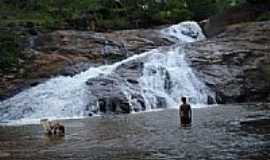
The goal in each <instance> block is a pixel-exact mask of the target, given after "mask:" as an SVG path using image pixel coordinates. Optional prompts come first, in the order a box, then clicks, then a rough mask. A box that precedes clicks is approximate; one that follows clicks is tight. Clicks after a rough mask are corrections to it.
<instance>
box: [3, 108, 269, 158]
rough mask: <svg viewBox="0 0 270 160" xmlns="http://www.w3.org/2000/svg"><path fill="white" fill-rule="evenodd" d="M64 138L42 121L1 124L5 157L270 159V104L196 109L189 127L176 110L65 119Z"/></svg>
mask: <svg viewBox="0 0 270 160" xmlns="http://www.w3.org/2000/svg"><path fill="white" fill-rule="evenodd" d="M63 123H64V124H65V126H66V136H65V137H64V138H49V137H46V136H44V135H43V130H42V128H41V127H40V126H39V125H24V126H1V127H0V159H3V160H13V159H14V160H31V159H33V160H38V159H44V160H50V159H56V160H60V159H65V160H69V159H74V160H80V159H83V160H86V159H87V160H95V159H101V160H111V159H112V160H129V159H135V160H150V159H151V160H172V159H175V160H178V159H196V160H197V159H213V160H217V159H228V160H229V159H243V160H249V159H254V160H257V159H258V160H264V159H265V160H266V159H270V105H266V104H265V105H262V104H261V105H259V104H242V105H219V106H217V107H207V108H198V109H193V123H192V126H191V127H190V128H181V127H180V126H179V117H178V110H177V109H166V110H162V111H153V112H144V113H137V114H129V115H107V116H100V117H90V118H87V119H81V120H65V121H63Z"/></svg>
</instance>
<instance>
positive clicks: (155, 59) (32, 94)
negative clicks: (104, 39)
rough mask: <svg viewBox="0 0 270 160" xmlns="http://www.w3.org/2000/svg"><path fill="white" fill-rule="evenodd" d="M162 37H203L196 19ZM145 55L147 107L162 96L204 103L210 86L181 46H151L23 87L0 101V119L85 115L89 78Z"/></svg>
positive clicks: (168, 100) (169, 104)
mask: <svg viewBox="0 0 270 160" xmlns="http://www.w3.org/2000/svg"><path fill="white" fill-rule="evenodd" d="M161 33H162V34H163V35H164V37H167V38H170V39H173V40H175V41H176V43H184V42H185V43H186V42H194V41H198V40H202V39H204V35H203V34H202V31H201V29H200V27H199V26H198V25H197V23H195V22H183V23H180V24H178V25H174V26H171V27H169V28H166V29H163V30H162V31H161ZM141 57H145V61H144V71H143V76H142V77H140V78H139V85H140V86H141V88H143V92H142V96H143V97H144V99H145V102H146V106H147V108H148V109H150V108H156V107H155V106H153V104H157V103H158V102H157V99H156V98H154V97H157V96H158V97H161V98H163V99H164V101H165V102H166V106H167V107H174V106H177V105H178V100H179V97H181V96H188V97H192V98H193V101H194V102H197V103H206V102H207V96H209V95H212V93H211V92H210V91H209V89H208V88H207V87H206V86H205V85H204V84H203V83H202V82H200V81H199V80H198V79H197V78H196V76H195V75H194V74H193V72H192V69H191V68H190V67H189V66H188V64H187V62H186V61H185V59H184V57H185V53H184V51H182V50H181V47H175V46H172V47H168V49H166V48H165V49H164V48H160V49H154V50H152V51H150V52H146V53H143V54H140V55H135V56H132V57H130V58H128V59H126V60H123V61H121V62H118V63H115V64H113V65H105V66H101V67H97V68H89V69H88V70H87V71H86V72H82V73H80V74H78V75H76V76H74V77H63V76H60V77H57V78H53V79H51V80H49V81H47V82H45V83H43V84H40V85H38V86H36V87H33V88H30V89H28V90H25V91H23V92H21V93H19V94H17V95H15V96H14V97H12V98H10V99H7V100H5V101H3V102H0V122H1V121H2V122H4V121H7V122H16V123H18V122H19V123H25V122H26V123H28V122H30V123H33V122H35V121H33V120H39V119H42V118H50V119H56V118H75V117H82V116H84V115H85V107H86V106H87V105H88V104H89V101H90V99H89V96H91V95H92V94H91V92H90V91H89V90H88V89H87V85H86V83H85V82H86V81H87V80H88V79H89V78H93V77H98V76H99V75H107V74H110V73H112V72H113V71H114V69H115V68H116V67H118V66H120V65H121V64H124V63H127V62H129V61H132V60H134V59H138V58H141ZM14 120H16V121H14Z"/></svg>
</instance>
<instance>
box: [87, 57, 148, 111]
mask: <svg viewBox="0 0 270 160" xmlns="http://www.w3.org/2000/svg"><path fill="white" fill-rule="evenodd" d="M142 71H143V63H142V59H136V60H133V61H129V62H127V63H123V64H121V65H119V66H118V67H116V68H115V70H114V71H113V73H111V74H109V75H100V76H98V77H95V78H90V79H89V80H88V81H87V82H86V84H87V86H88V89H89V91H90V92H91V93H92V95H94V96H95V97H96V99H95V100H91V102H90V104H89V106H95V104H98V105H97V106H98V108H97V109H98V110H99V111H100V112H104V113H111V112H113V113H130V112H132V111H135V112H138V111H143V110H145V109H146V105H145V101H144V98H143V97H142V95H141V94H140V93H141V88H140V86H139V82H138V78H140V76H141V75H142Z"/></svg>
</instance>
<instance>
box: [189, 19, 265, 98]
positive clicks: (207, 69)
mask: <svg viewBox="0 0 270 160" xmlns="http://www.w3.org/2000/svg"><path fill="white" fill-rule="evenodd" d="M185 49H186V52H187V57H186V59H187V60H188V61H189V62H190V65H191V66H192V67H193V68H194V70H195V72H196V75H197V76H198V77H199V78H200V79H201V80H202V81H204V82H205V83H206V84H207V86H209V87H210V88H211V89H212V90H213V91H215V92H216V97H217V102H218V103H233V102H249V101H270V92H269V90H270V21H268V22H260V23H246V24H239V25H233V26H229V27H227V28H226V31H225V32H223V33H222V34H219V35H217V36H215V37H213V38H211V39H209V40H205V41H201V42H196V43H193V44H188V45H186V46H185Z"/></svg>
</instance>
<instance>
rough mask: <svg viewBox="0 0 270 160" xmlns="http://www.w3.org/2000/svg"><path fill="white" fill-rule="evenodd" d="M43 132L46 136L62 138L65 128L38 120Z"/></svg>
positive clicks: (56, 123) (47, 121) (59, 124)
mask: <svg viewBox="0 0 270 160" xmlns="http://www.w3.org/2000/svg"><path fill="white" fill-rule="evenodd" d="M40 124H41V125H42V127H43V129H44V132H45V134H46V135H48V136H64V135H65V126H64V125H63V124H61V123H59V122H56V121H49V120H48V119H42V120H40Z"/></svg>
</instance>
